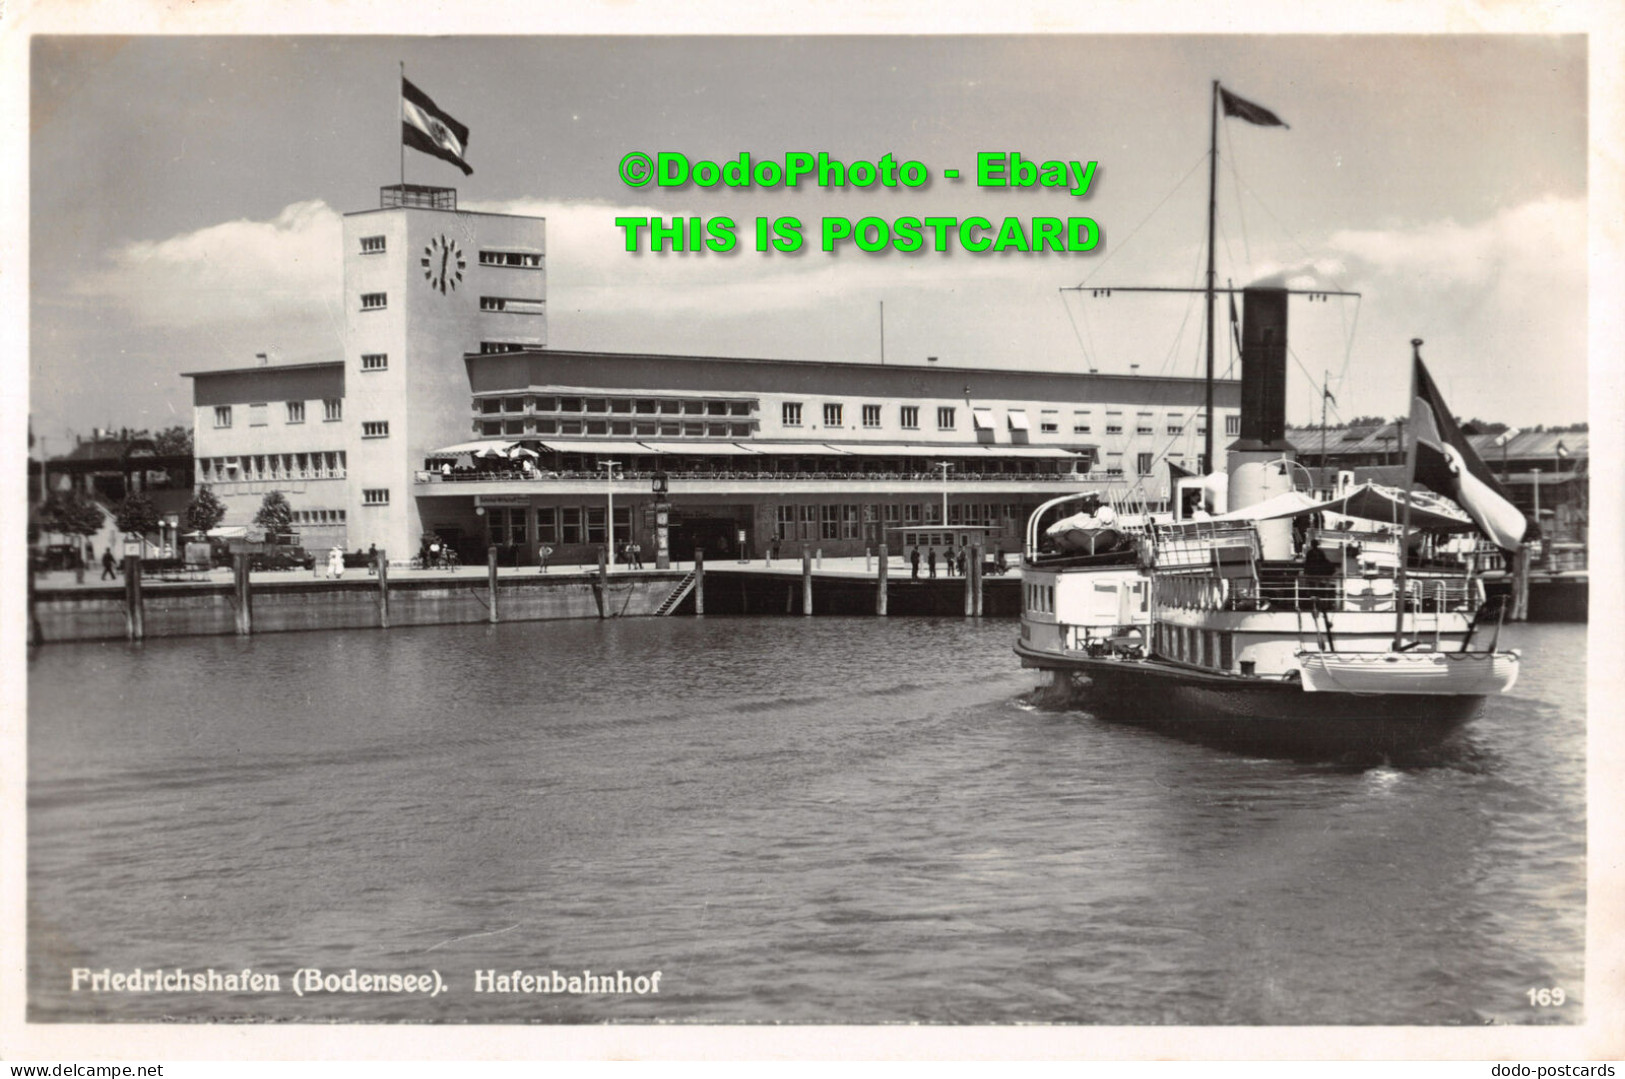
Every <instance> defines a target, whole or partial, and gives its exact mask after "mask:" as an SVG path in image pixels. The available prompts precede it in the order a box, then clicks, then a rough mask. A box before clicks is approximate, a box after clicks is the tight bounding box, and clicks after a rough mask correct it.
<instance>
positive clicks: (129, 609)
mask: <svg viewBox="0 0 1625 1079" xmlns="http://www.w3.org/2000/svg"><path fill="white" fill-rule="evenodd" d="M124 608H125V610H124V628H125V631H126V633H127V634H128V636H129V638H130V640H132V641H139V640H141V639H142V638H143V637H145V636H146V625H145V621H146V619H145V615H146V610H145V607H144V605H143V604H142V602H141V556H140V555H138V554H132V555H125V556H124Z"/></svg>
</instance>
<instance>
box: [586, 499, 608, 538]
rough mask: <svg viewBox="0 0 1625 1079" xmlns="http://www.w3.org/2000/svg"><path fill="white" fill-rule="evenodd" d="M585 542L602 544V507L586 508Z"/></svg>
mask: <svg viewBox="0 0 1625 1079" xmlns="http://www.w3.org/2000/svg"><path fill="white" fill-rule="evenodd" d="M587 542H588V543H603V542H604V507H602V506H589V507H588V508H587Z"/></svg>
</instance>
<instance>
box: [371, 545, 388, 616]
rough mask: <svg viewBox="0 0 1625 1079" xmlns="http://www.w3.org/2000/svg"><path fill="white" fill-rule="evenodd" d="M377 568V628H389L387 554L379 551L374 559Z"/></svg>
mask: <svg viewBox="0 0 1625 1079" xmlns="http://www.w3.org/2000/svg"><path fill="white" fill-rule="evenodd" d="M374 567H375V568H376V569H377V570H378V628H379V629H388V628H389V556H388V555H387V554H385V553H384V552H383V551H379V552H378V554H377V556H376V558H375V559H374Z"/></svg>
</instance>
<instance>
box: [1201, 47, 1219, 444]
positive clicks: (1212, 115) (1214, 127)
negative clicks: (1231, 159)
mask: <svg viewBox="0 0 1625 1079" xmlns="http://www.w3.org/2000/svg"><path fill="white" fill-rule="evenodd" d="M1208 119H1209V123H1210V126H1211V131H1210V136H1211V137H1210V145H1209V149H1208V165H1207V398H1206V407H1207V440H1206V442H1204V443H1203V446H1204V449H1205V452H1206V456H1205V457H1204V458H1203V460H1204V461H1205V462H1206V464H1207V468H1206V471H1207V472H1208V473H1209V474H1211V473H1213V472H1215V471H1217V469H1216V467H1215V462H1214V460H1213V300H1214V295H1215V291H1216V288H1217V284H1218V279H1217V275H1216V274H1215V273H1214V269H1213V234H1214V220H1215V218H1216V216H1217V213H1218V184H1219V80H1218V79H1214V80H1213V99H1212V101H1210V102H1209V103H1208Z"/></svg>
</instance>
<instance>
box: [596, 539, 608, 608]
mask: <svg viewBox="0 0 1625 1079" xmlns="http://www.w3.org/2000/svg"><path fill="white" fill-rule="evenodd" d="M592 598H593V599H594V600H595V601H597V603H598V617H599V618H608V617H609V551H608V549H607V548H604V547H600V548H598V580H597V581H595V582H594V583H593V586H592Z"/></svg>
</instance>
